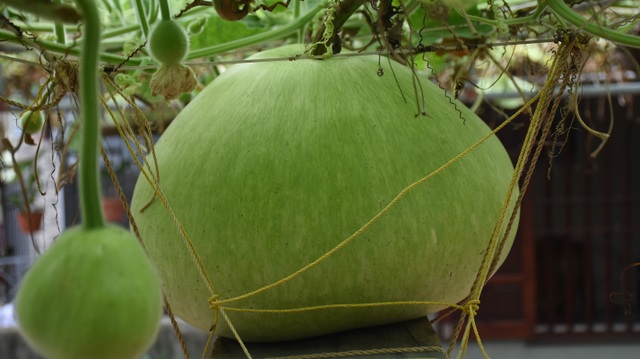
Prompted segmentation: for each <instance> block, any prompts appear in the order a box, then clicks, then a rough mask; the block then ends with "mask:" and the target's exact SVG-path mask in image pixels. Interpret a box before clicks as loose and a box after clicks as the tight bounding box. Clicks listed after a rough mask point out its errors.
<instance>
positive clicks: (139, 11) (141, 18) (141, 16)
mask: <svg viewBox="0 0 640 359" xmlns="http://www.w3.org/2000/svg"><path fill="white" fill-rule="evenodd" d="M134 3H135V10H136V15H137V17H138V22H140V29H141V30H142V34H144V38H145V39H147V38H149V22H148V21H147V15H146V12H145V10H144V4H143V3H142V0H135V1H134Z"/></svg>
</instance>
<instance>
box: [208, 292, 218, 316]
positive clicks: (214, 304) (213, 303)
mask: <svg viewBox="0 0 640 359" xmlns="http://www.w3.org/2000/svg"><path fill="white" fill-rule="evenodd" d="M209 308H211V310H213V311H214V312H218V310H219V309H220V302H218V295H217V294H214V295H212V296H211V298H209Z"/></svg>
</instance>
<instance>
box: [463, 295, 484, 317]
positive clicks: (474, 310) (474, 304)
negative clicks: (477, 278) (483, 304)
mask: <svg viewBox="0 0 640 359" xmlns="http://www.w3.org/2000/svg"><path fill="white" fill-rule="evenodd" d="M478 310H480V300H479V299H472V300H470V301H468V302H467V303H466V304H465V305H464V311H466V312H467V314H469V316H470V317H475V316H476V315H477V314H478Z"/></svg>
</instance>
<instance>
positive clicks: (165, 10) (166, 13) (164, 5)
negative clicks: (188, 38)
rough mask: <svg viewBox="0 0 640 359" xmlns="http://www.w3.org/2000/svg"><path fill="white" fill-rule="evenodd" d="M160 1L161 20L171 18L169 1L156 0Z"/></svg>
mask: <svg viewBox="0 0 640 359" xmlns="http://www.w3.org/2000/svg"><path fill="white" fill-rule="evenodd" d="M158 2H159V3H160V15H161V16H162V20H171V11H170V10H169V3H168V2H167V0H158Z"/></svg>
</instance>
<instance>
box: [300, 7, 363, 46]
mask: <svg viewBox="0 0 640 359" xmlns="http://www.w3.org/2000/svg"><path fill="white" fill-rule="evenodd" d="M365 2H366V0H342V1H341V2H340V3H339V4H338V7H337V8H336V10H335V16H334V19H333V34H331V37H330V38H333V37H334V36H335V35H336V34H337V33H338V32H339V31H340V30H341V29H342V26H343V25H344V23H345V22H347V20H348V19H349V18H350V17H351V15H353V13H354V12H355V11H356V10H358V8H359V7H360V6H362V5H363V4H364V3H365ZM325 29H326V24H325V23H324V22H323V23H322V24H321V25H320V27H319V28H318V30H317V31H316V33H315V36H314V37H313V39H312V40H311V42H312V43H313V44H316V45H317V46H315V47H314V49H313V52H312V53H311V55H314V56H318V55H324V54H325V53H326V52H327V51H328V50H329V49H327V47H326V46H325V44H323V43H322V40H323V38H324V32H325Z"/></svg>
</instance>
